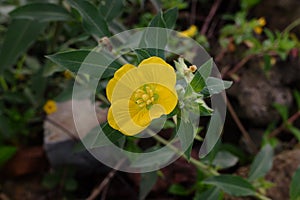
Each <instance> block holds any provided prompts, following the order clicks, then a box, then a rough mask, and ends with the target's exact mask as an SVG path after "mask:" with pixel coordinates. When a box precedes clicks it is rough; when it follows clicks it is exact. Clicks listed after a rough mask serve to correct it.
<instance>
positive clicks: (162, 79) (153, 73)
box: [138, 63, 176, 90]
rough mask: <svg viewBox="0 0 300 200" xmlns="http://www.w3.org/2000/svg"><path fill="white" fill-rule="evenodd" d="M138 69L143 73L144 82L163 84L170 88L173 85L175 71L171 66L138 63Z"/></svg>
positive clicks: (174, 82)
mask: <svg viewBox="0 0 300 200" xmlns="http://www.w3.org/2000/svg"><path fill="white" fill-rule="evenodd" d="M138 70H140V71H141V73H142V75H143V80H145V82H146V83H156V84H160V85H163V86H165V87H167V88H169V89H170V90H171V89H173V88H174V87H175V84H176V73H175V71H174V69H173V68H172V67H169V66H168V65H164V64H160V63H149V64H142V65H139V67H138Z"/></svg>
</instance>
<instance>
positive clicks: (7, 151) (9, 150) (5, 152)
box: [0, 146, 17, 167]
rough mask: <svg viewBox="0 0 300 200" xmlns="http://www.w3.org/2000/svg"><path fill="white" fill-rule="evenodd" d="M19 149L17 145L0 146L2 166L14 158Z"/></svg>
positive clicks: (0, 163) (0, 162)
mask: <svg viewBox="0 0 300 200" xmlns="http://www.w3.org/2000/svg"><path fill="white" fill-rule="evenodd" d="M16 151H17V148H16V147H15V146H0V167H1V166H3V165H4V164H5V163H6V161H8V160H9V159H10V158H12V157H13V156H14V155H15V153H16Z"/></svg>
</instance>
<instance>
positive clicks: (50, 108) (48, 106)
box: [43, 100, 57, 115]
mask: <svg viewBox="0 0 300 200" xmlns="http://www.w3.org/2000/svg"><path fill="white" fill-rule="evenodd" d="M43 109H44V111H45V112H46V113H47V115H50V114H52V113H54V112H56V111H57V106H56V102H55V101H53V100H48V101H47V102H46V103H45V105H44V107H43Z"/></svg>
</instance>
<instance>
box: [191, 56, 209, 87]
mask: <svg viewBox="0 0 300 200" xmlns="http://www.w3.org/2000/svg"><path fill="white" fill-rule="evenodd" d="M212 67H213V60H212V58H211V59H209V60H208V61H207V62H205V63H204V64H203V65H202V66H201V67H199V68H198V70H197V71H196V73H195V76H194V78H193V79H192V81H191V83H190V85H191V86H192V88H193V89H194V91H195V92H200V91H201V90H203V88H204V87H205V85H206V83H205V81H206V79H207V78H208V77H209V76H210V74H211V70H212Z"/></svg>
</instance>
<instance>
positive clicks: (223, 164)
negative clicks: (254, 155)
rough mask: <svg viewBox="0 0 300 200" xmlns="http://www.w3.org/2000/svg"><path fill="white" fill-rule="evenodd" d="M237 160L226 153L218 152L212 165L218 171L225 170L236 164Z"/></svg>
mask: <svg viewBox="0 0 300 200" xmlns="http://www.w3.org/2000/svg"><path fill="white" fill-rule="evenodd" d="M238 160H239V159H238V158H237V157H236V156H235V155H233V154H231V153H229V152H228V151H219V152H218V153H217V155H216V156H215V158H214V160H213V162H212V164H213V165H214V166H216V168H218V169H226V168H229V167H232V166H234V165H236V164H237V162H238Z"/></svg>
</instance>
